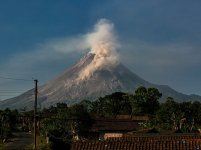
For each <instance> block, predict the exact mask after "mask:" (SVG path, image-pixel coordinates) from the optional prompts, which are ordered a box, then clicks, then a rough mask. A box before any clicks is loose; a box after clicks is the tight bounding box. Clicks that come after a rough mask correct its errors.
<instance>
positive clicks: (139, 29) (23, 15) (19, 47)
mask: <svg viewBox="0 0 201 150" xmlns="http://www.w3.org/2000/svg"><path fill="white" fill-rule="evenodd" d="M200 8H201V1H200V0H194V1H189V0H183V1H179V0H152V1H150V0H133V1H131V0H102V1H100V0H93V1H90V0H89V1H81V0H59V1H55V0H29V1H28V0H6V1H0V51H1V55H0V76H3V77H5V76H7V77H12V78H23V79H24V78H26V79H31V78H32V77H33V78H37V79H38V80H39V84H43V83H45V82H46V81H48V80H49V79H52V78H53V77H54V76H56V75H58V74H60V73H61V72H63V71H64V70H65V69H66V68H68V67H70V66H71V65H72V64H74V63H75V62H76V61H77V60H79V58H80V57H81V56H82V55H84V53H86V51H85V52H80V51H77V50H74V49H76V48H75V47H72V46H71V44H72V41H76V40H75V39H77V38H79V37H80V35H84V34H86V33H88V32H89V31H91V30H92V28H93V26H94V24H96V23H97V21H98V20H99V19H101V18H106V19H108V20H110V21H111V22H112V23H113V24H114V29H115V32H116V35H118V41H119V44H120V45H121V47H120V48H119V49H118V52H119V54H120V59H121V61H122V63H124V64H125V65H126V66H127V67H128V68H129V69H131V70H132V71H133V72H134V73H136V74H138V75H139V76H141V77H142V78H144V79H145V80H147V81H150V82H152V83H156V84H164V85H169V86H170V87H172V88H174V89H176V90H177V91H179V92H182V93H185V94H199V95H201V90H200V83H201V69H200V66H201V49H200V48H201V16H200V14H201V9H200ZM70 48H71V50H69V49H70ZM57 49H58V50H57ZM65 49H66V50H65ZM0 84H1V86H0V99H4V98H5V97H11V96H13V95H11V94H7V96H5V95H6V93H5V92H4V91H11V90H13V91H16V90H18V91H19V92H22V91H26V90H27V89H30V88H32V87H33V83H32V82H23V81H12V80H4V79H0Z"/></svg>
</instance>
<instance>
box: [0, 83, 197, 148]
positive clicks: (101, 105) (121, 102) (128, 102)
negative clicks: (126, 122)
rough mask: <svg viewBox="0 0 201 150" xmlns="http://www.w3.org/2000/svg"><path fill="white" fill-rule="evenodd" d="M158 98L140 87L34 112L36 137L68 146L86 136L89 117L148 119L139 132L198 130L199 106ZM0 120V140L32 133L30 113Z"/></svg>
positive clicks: (2, 114) (10, 113)
mask: <svg viewBox="0 0 201 150" xmlns="http://www.w3.org/2000/svg"><path fill="white" fill-rule="evenodd" d="M161 97H162V94H161V93H160V92H159V91H158V89H156V88H146V87H143V86H141V87H139V88H137V89H136V90H135V92H134V93H124V92H115V93H113V94H110V95H106V96H104V97H100V98H98V99H97V100H95V101H89V100H83V101H81V102H80V103H78V104H75V105H72V106H68V105H67V104H65V103H58V104H57V105H56V106H51V107H49V108H44V109H43V110H41V111H39V112H38V115H37V117H38V118H37V120H38V123H37V124H38V133H39V134H41V135H43V136H48V137H49V138H50V142H51V141H52V146H53V147H54V144H55V143H58V141H60V142H61V143H63V144H64V145H68V144H67V143H69V142H70V141H71V140H74V139H79V138H80V137H86V136H87V135H86V133H87V131H88V130H89V129H90V126H91V124H92V123H93V119H92V118H91V116H92V115H97V116H101V117H112V118H115V117H116V116H117V115H130V116H149V118H150V119H149V121H148V122H146V123H145V124H144V127H143V128H156V129H157V130H172V131H176V132H188V133H190V132H196V131H198V130H199V128H200V125H201V103H200V102H198V101H193V102H192V101H187V102H176V101H175V100H174V99H173V98H171V97H168V98H167V100H166V101H165V102H163V103H160V98H161ZM0 119H1V120H0V129H1V135H0V136H1V139H2V140H3V139H5V137H9V136H11V135H12V132H13V131H16V130H23V131H32V130H33V111H19V110H10V109H5V110H1V111H0ZM55 140H58V141H57V142H55ZM61 143H60V144H59V145H61ZM56 146H58V145H56Z"/></svg>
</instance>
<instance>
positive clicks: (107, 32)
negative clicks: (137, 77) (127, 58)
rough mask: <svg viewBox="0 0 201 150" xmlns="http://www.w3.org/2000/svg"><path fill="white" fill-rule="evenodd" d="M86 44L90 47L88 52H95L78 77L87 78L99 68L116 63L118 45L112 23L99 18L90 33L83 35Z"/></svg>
mask: <svg viewBox="0 0 201 150" xmlns="http://www.w3.org/2000/svg"><path fill="white" fill-rule="evenodd" d="M84 39H85V42H86V45H88V46H89V48H90V49H91V51H90V53H93V54H95V56H94V59H93V61H92V62H91V63H90V64H89V65H88V66H87V67H85V68H84V69H83V70H82V71H81V72H80V75H79V79H85V78H89V77H90V76H91V75H93V73H94V72H95V71H97V70H100V69H101V68H103V67H104V68H109V67H110V66H114V65H116V64H118V54H117V51H116V49H117V48H118V47H119V44H118V42H117V37H116V35H115V33H114V25H113V24H112V23H111V22H110V21H109V20H106V19H101V20H99V21H98V23H97V24H96V25H95V26H94V30H93V31H92V32H91V33H88V34H86V35H85V38H84Z"/></svg>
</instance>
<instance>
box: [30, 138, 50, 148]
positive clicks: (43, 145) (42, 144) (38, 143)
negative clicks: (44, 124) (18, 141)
mask: <svg viewBox="0 0 201 150" xmlns="http://www.w3.org/2000/svg"><path fill="white" fill-rule="evenodd" d="M36 147H37V150H51V149H50V146H49V144H47V142H46V138H45V137H44V136H39V135H37V137H36ZM27 149H33V144H31V145H29V146H28V147H27Z"/></svg>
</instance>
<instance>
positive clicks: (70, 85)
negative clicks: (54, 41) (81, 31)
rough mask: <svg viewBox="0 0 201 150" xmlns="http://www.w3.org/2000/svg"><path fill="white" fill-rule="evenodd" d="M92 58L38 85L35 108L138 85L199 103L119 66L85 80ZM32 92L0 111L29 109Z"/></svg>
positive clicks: (129, 89)
mask: <svg viewBox="0 0 201 150" xmlns="http://www.w3.org/2000/svg"><path fill="white" fill-rule="evenodd" d="M94 57H95V54H92V53H89V54H87V55H86V56H84V57H83V58H82V59H81V60H80V61H79V62H78V63H77V64H75V65H74V66H73V67H71V68H69V69H68V70H66V71H65V72H64V73H63V74H61V75H60V76H58V77H57V78H55V79H53V80H51V81H49V82H47V83H46V84H45V85H42V86H40V87H39V88H38V93H39V95H38V105H39V106H40V107H41V108H42V107H49V106H51V105H55V104H56V103H59V102H65V103H67V104H69V105H71V104H75V103H77V102H80V101H81V100H83V99H90V100H94V99H96V98H98V97H100V96H104V95H106V94H111V93H113V92H117V91H123V92H133V91H134V90H135V89H136V88H137V87H139V86H145V87H156V88H158V89H159V91H160V92H162V94H163V99H166V98H167V97H173V98H174V99H176V100H201V97H200V96H196V95H190V96H188V95H185V94H182V93H179V92H177V91H175V90H173V89H171V88H170V87H168V86H164V85H155V84H151V83H149V82H147V81H145V80H143V79H141V78H140V77H139V76H137V75H136V74H134V73H132V72H131V71H130V70H129V69H127V68H126V67H125V66H124V65H122V64H120V63H117V64H113V65H108V66H102V67H101V68H98V69H96V70H94V72H93V73H92V74H91V75H90V76H89V77H85V76H84V75H82V73H84V72H83V70H85V68H87V67H88V66H89V65H90V64H93V63H94V62H93V60H94ZM80 77H84V78H80ZM33 93H34V90H33V89H32V90H29V91H28V92H25V93H24V94H22V95H20V96H17V97H15V98H11V99H8V100H4V101H2V102H0V108H1V109H5V108H6V107H9V108H11V109H15V108H17V109H19V108H26V109H32V108H33V101H34V95H33Z"/></svg>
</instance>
